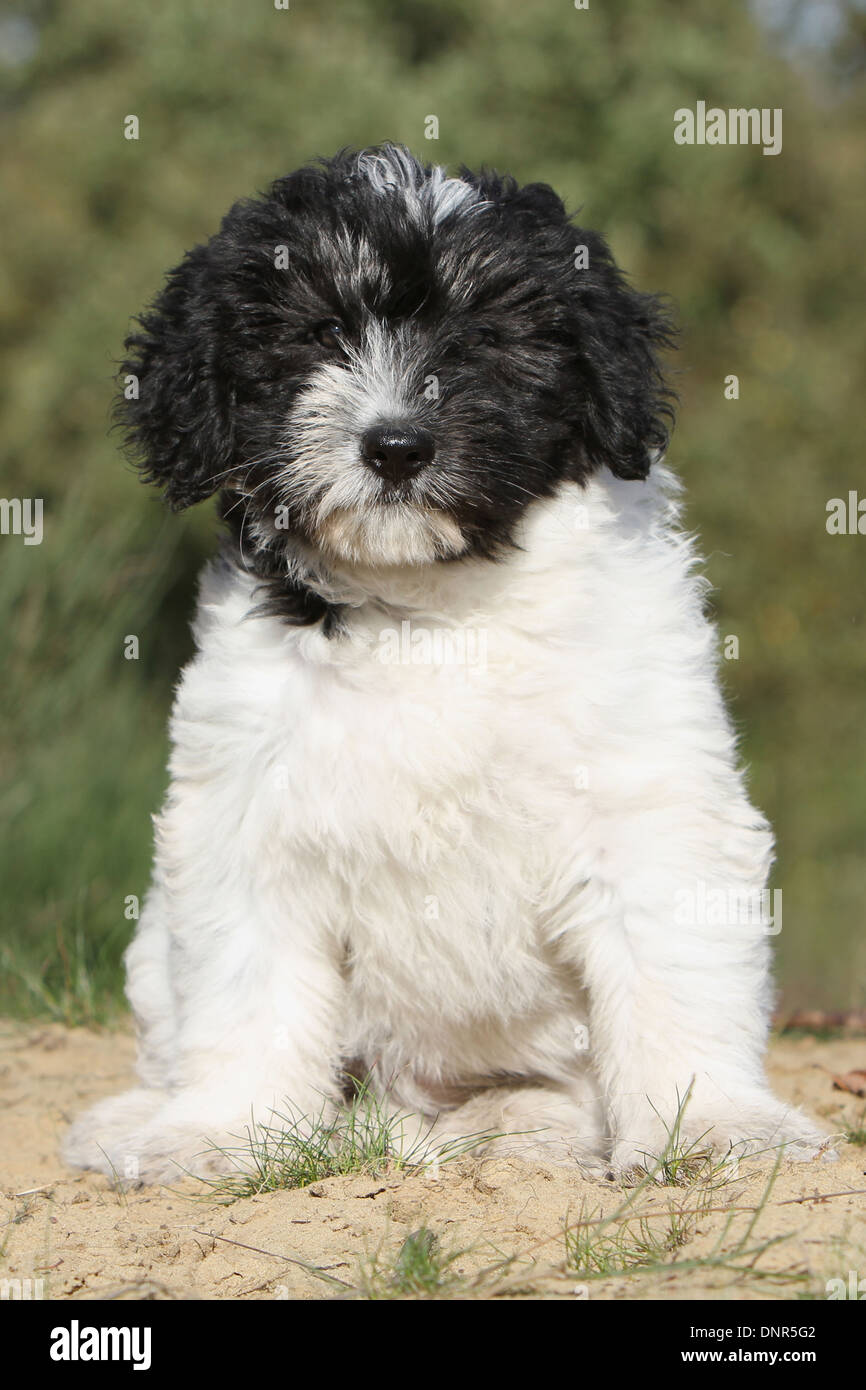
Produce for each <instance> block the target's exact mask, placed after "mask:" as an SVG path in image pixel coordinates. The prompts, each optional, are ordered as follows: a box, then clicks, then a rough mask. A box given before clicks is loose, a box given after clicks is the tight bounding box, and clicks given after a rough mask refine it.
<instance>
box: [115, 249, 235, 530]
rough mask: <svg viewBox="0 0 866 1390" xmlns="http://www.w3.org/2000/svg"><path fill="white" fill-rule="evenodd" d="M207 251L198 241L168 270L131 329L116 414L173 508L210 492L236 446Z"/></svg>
mask: <svg viewBox="0 0 866 1390" xmlns="http://www.w3.org/2000/svg"><path fill="white" fill-rule="evenodd" d="M208 258H209V251H208V248H207V247H206V246H197V247H196V248H195V249H194V250H192V251H189V252H187V254H186V256H185V257H184V259H183V260H182V261H181V263H180V265H179V266H177V267H176V268H175V269H174V270H172V271H170V272H169V275H168V277H167V280H166V283H165V285H164V287H163V289H162V291H161V292H160V294H159V295H158V296H157V298H156V299H155V300H154V302H153V304H152V306H151V307H150V309H148V310H147V312H146V313H144V314H143V315H142V316H141V318H140V319H139V320H138V324H139V328H140V331H138V332H135V333H132V334H130V336H129V337H128V338H127V339H126V343H125V347H126V352H127V358H126V360H125V362H124V363H123V365H122V367H121V371H120V384H121V395H120V398H119V400H118V403H117V407H116V410H115V418H116V419H117V421H118V423H119V424H120V426H121V428H122V429H123V430H124V433H125V436H126V443H127V446H128V449H129V452H130V453H131V455H132V456H133V457H134V458H135V460H136V462H137V464H138V466H139V468H140V469H141V472H142V476H143V477H144V478H145V479H146V480H147V481H148V482H154V483H157V484H158V485H159V486H161V487H162V488H163V490H164V492H165V497H166V500H167V501H168V503H169V505H170V506H171V508H172V509H173V510H174V511H179V510H180V509H181V508H183V507H189V506H192V504H193V503H194V502H201V501H203V500H204V499H205V498H206V497H210V496H211V495H212V494H213V493H214V492H216V491H217V489H218V488H219V486H220V477H221V475H223V474H224V473H225V471H226V469H227V468H228V467H229V466H230V464H231V462H232V457H233V452H234V440H233V429H232V419H233V411H232V409H231V405H232V400H231V397H232V390H231V384H230V378H229V376H228V374H227V372H226V369H225V358H224V348H225V345H224V343H223V341H222V339H223V333H222V332H221V325H220V321H219V305H218V304H217V303H215V302H214V301H215V296H214V295H213V293H212V289H211V284H212V277H211V274H210V272H209V265H208Z"/></svg>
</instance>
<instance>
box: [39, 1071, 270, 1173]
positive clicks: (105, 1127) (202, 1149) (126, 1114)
mask: <svg viewBox="0 0 866 1390" xmlns="http://www.w3.org/2000/svg"><path fill="white" fill-rule="evenodd" d="M170 1104H171V1101H170V1100H169V1099H168V1097H167V1096H166V1095H165V1093H164V1092H162V1091H155V1090H146V1089H143V1088H142V1089H138V1090H135V1091H127V1092H126V1093H125V1094H124V1095H120V1096H112V1097H110V1098H109V1099H108V1100H103V1101H100V1102H99V1103H98V1104H97V1105H94V1106H93V1107H92V1108H91V1109H90V1110H87V1111H85V1113H84V1114H83V1115H81V1116H79V1118H78V1119H77V1120H76V1121H75V1123H74V1124H73V1125H72V1126H71V1127H70V1129H69V1130H68V1132H67V1134H66V1137H65V1139H64V1141H63V1144H62V1148H61V1152H62V1156H63V1158H64V1160H65V1161H66V1162H67V1163H68V1164H69V1165H70V1167H73V1168H89V1169H93V1170H95V1171H96V1172H98V1173H105V1174H106V1176H107V1177H110V1178H112V1179H113V1180H114V1181H115V1182H117V1183H118V1184H120V1185H122V1186H124V1187H137V1186H141V1185H142V1184H152V1183H160V1182H177V1181H178V1180H179V1179H180V1178H183V1177H185V1176H188V1175H193V1176H195V1177H205V1178H206V1177H211V1176H217V1175H219V1174H223V1173H229V1172H233V1171H237V1170H238V1168H239V1166H240V1165H239V1163H238V1161H237V1160H236V1158H235V1157H234V1156H233V1154H232V1152H231V1151H232V1148H233V1147H235V1146H238V1145H239V1144H241V1142H242V1137H243V1136H242V1135H240V1134H238V1135H233V1134H229V1133H227V1132H226V1131H221V1132H218V1133H216V1134H215V1135H213V1136H212V1135H211V1134H209V1133H208V1130H207V1127H206V1126H201V1127H198V1126H195V1125H178V1124H177V1123H176V1122H175V1123H170V1122H169V1121H168V1120H167V1119H166V1117H165V1116H166V1111H167V1108H168V1106H169V1105H170ZM215 1146H216V1147H215Z"/></svg>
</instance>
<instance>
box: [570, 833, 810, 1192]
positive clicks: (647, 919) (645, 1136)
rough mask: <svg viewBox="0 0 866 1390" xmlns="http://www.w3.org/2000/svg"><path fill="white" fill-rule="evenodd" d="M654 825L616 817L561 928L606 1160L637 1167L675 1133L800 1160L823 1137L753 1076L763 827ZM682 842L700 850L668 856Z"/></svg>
mask: <svg viewBox="0 0 866 1390" xmlns="http://www.w3.org/2000/svg"><path fill="white" fill-rule="evenodd" d="M656 819H657V821H658V820H660V818H656ZM661 828H662V834H661V836H660V837H656V836H655V835H654V833H653V831H654V829H658V825H655V826H654V825H653V819H652V818H650V817H648V818H647V819H646V821H645V822H643V823H641V822H639V821H637V820H636V821H634V822H633V823H629V824H627V825H619V826H618V827H617V829H616V831H615V833H614V834H612V838H611V843H612V845H613V846H614V848H613V849H612V850H611V851H610V852H609V853H607V854H606V855H605V856H604V857H603V860H602V863H601V865H600V867H599V871H598V873H597V876H596V877H595V878H594V880H593V881H591V882H590V883H589V884H588V885H587V886H586V887H585V888H584V889H583V892H582V893H581V895H580V901H579V905H578V906H577V908H576V911H575V915H574V922H573V925H572V927H571V928H570V929H569V933H567V935H570V937H571V940H572V942H573V948H574V950H575V953H576V956H577V960H578V963H579V966H580V969H581V972H582V975H583V978H584V981H585V984H586V986H587V989H588V993H589V1001H590V1039H589V1046H590V1049H591V1052H592V1056H593V1061H594V1065H595V1067H596V1070H597V1073H598V1076H599V1080H600V1082H601V1084H602V1088H603V1092H604V1095H605V1097H606V1102H607V1110H608V1123H609V1127H610V1138H611V1161H612V1166H613V1168H614V1170H615V1171H616V1172H619V1173H622V1172H627V1171H628V1170H630V1169H632V1168H634V1167H651V1166H652V1163H653V1160H654V1159H655V1158H657V1157H659V1156H660V1155H661V1154H662V1153H663V1152H664V1151H665V1149H666V1148H668V1147H669V1146H670V1144H671V1143H672V1141H673V1140H674V1139H675V1138H677V1136H678V1140H679V1143H680V1144H681V1145H685V1146H688V1145H690V1144H696V1143H700V1145H701V1146H702V1147H704V1146H706V1147H712V1148H714V1149H715V1150H717V1151H721V1152H726V1151H728V1150H729V1149H733V1151H734V1152H735V1153H745V1152H750V1151H751V1152H754V1151H756V1150H763V1149H770V1148H774V1147H776V1146H778V1145H781V1144H785V1145H787V1146H789V1147H788V1148H787V1149H786V1153H787V1154H788V1156H790V1157H801V1158H802V1157H812V1156H814V1155H815V1153H816V1152H818V1151H819V1150H820V1149H821V1147H822V1144H823V1136H822V1135H821V1133H820V1132H819V1131H818V1130H817V1129H816V1128H815V1126H814V1125H813V1124H812V1123H811V1122H810V1121H809V1120H808V1119H807V1118H806V1117H805V1116H804V1115H802V1114H801V1113H800V1112H799V1111H797V1110H796V1109H794V1108H792V1107H790V1106H787V1105H785V1104H783V1103H782V1102H781V1101H779V1100H778V1099H777V1098H776V1097H775V1096H774V1095H773V1093H772V1091H771V1090H770V1087H769V1084H768V1082H767V1079H766V1076H765V1072H764V1062H763V1058H764V1049H765V1046H766V1038H767V1032H768V1025H769V1018H770V997H771V994H770V978H769V941H768V935H769V932H770V931H771V930H772V923H771V922H769V921H768V920H767V919H766V918H764V919H763V920H755V918H756V916H757V915H758V914H756V912H755V904H756V901H757V903H758V904H759V905H760V902H761V899H760V889H759V887H758V885H759V884H760V883H761V882H762V869H764V868H765V866H766V860H767V858H768V855H769V837H768V835H767V834H766V832H765V831H764V830H763V829H759V828H755V829H749V830H744V829H743V828H742V827H738V826H735V825H733V826H732V825H724V824H721V823H719V824H718V825H713V826H705V827H703V828H701V827H700V826H696V825H695V823H694V821H693V822H692V824H691V825H689V826H685V827H684V826H680V827H679V836H678V835H677V827H676V825H674V824H672V825H671V826H670V827H664V826H662V827H661ZM683 841H685V843H686V844H687V845H688V846H690V847H692V848H693V847H694V846H696V845H697V847H698V848H699V849H700V848H701V847H702V845H703V844H705V845H706V846H707V851H706V852H703V853H698V854H694V853H693V852H688V851H687V852H686V853H685V854H683V853H679V854H678V852H677V845H678V844H679V843H681V842H683ZM710 848H711V852H710ZM756 895H757V898H756ZM708 904H713V905H714V906H715V911H711V910H710V908H709V907H708ZM739 904H749V905H750V906H749V907H745V906H744V907H743V908H742V911H740V909H739V906H738V905H739ZM725 905H727V907H726V906H725ZM749 916H751V920H749V921H746V920H745V918H747V917H749Z"/></svg>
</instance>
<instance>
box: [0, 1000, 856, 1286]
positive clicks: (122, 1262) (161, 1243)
mask: <svg viewBox="0 0 866 1390" xmlns="http://www.w3.org/2000/svg"><path fill="white" fill-rule="evenodd" d="M133 1051H134V1048H133V1041H132V1038H131V1037H130V1036H129V1035H127V1034H124V1033H91V1032H87V1031H85V1030H82V1029H77V1030H67V1029H64V1028H61V1027H56V1026H47V1027H40V1026H36V1025H33V1024H31V1025H27V1026H24V1025H20V1024H12V1023H6V1024H0V1116H2V1120H0V1126H2V1128H0V1186H2V1193H3V1196H2V1200H0V1280H2V1279H6V1280H10V1281H11V1280H18V1279H20V1280H27V1279H33V1280H40V1279H41V1280H42V1284H41V1286H38V1285H34V1286H31V1288H32V1290H33V1292H35V1293H41V1295H42V1296H43V1297H45V1298H55V1299H67V1298H73V1299H74V1298H133V1299H142V1298H174V1299H183V1298H199V1299H223V1298H229V1299H232V1298H253V1299H261V1298H266V1299H274V1298H277V1299H280V1298H283V1299H284V1298H291V1299H295V1298H333V1297H344V1298H345V1297H353V1296H357V1295H358V1293H361V1294H362V1295H366V1296H370V1295H371V1294H373V1295H376V1294H379V1295H381V1294H383V1293H385V1294H388V1293H389V1291H390V1293H391V1296H394V1289H395V1287H396V1288H398V1289H399V1288H400V1287H401V1286H399V1285H397V1286H395V1285H394V1283H393V1276H392V1275H391V1274H390V1273H389V1271H391V1270H393V1268H394V1265H395V1258H397V1257H398V1253H399V1251H400V1249H401V1246H403V1242H405V1241H406V1239H407V1237H409V1236H411V1235H412V1234H413V1233H414V1232H416V1231H418V1230H419V1229H422V1228H426V1229H428V1230H431V1231H433V1232H435V1234H436V1237H437V1240H438V1242H439V1249H440V1250H441V1251H443V1252H444V1253H445V1254H446V1255H447V1256H451V1257H453V1258H452V1259H451V1260H450V1262H446V1263H447V1274H446V1282H445V1284H444V1286H443V1289H442V1292H443V1293H446V1294H447V1293H448V1292H449V1290H450V1296H452V1297H453V1296H457V1297H484V1298H490V1297H512V1298H525V1297H539V1296H540V1297H545V1298H569V1299H573V1298H575V1297H577V1298H587V1297H588V1298H628V1299H641V1298H660V1297H664V1298H706V1299H732V1298H733V1299H740V1298H783V1297H784V1298H788V1297H791V1296H794V1295H800V1296H803V1295H806V1296H812V1297H816V1298H826V1297H827V1287H826V1285H827V1280H830V1279H842V1280H844V1281H846V1283H847V1282H848V1280H849V1277H850V1271H855V1272H856V1273H857V1277H858V1278H859V1279H866V1147H863V1146H857V1145H854V1144H851V1143H848V1142H846V1141H845V1140H841V1141H840V1142H839V1145H838V1153H839V1158H838V1161H837V1162H826V1161H818V1162H815V1163H808V1164H795V1163H784V1164H783V1165H782V1166H781V1168H780V1169H779V1171H778V1173H777V1174H776V1177H775V1180H774V1181H772V1185H771V1189H770V1191H769V1193H768V1192H767V1187H768V1182H769V1180H770V1178H771V1174H772V1164H771V1163H769V1162H764V1161H758V1162H749V1163H742V1164H741V1165H740V1167H739V1170H738V1173H737V1175H736V1176H734V1177H732V1178H730V1179H729V1180H728V1181H726V1182H724V1183H723V1184H721V1185H716V1186H714V1187H713V1188H712V1189H711V1190H709V1189H707V1187H706V1185H703V1186H702V1185H701V1184H697V1185H695V1184H692V1185H691V1186H684V1187H657V1186H653V1187H652V1188H651V1189H650V1188H649V1187H647V1188H645V1189H643V1190H641V1191H639V1192H637V1193H634V1192H631V1193H630V1192H629V1191H628V1190H624V1189H622V1188H617V1187H615V1186H614V1185H613V1184H612V1183H609V1182H604V1181H595V1180H592V1179H589V1178H587V1177H585V1176H582V1175H581V1174H580V1173H579V1172H577V1171H572V1170H569V1169H557V1168H551V1169H546V1168H542V1167H539V1166H538V1165H536V1164H534V1163H525V1162H521V1161H519V1160H516V1159H491V1160H487V1161H484V1160H480V1159H465V1158H464V1159H461V1160H458V1161H456V1162H454V1163H452V1164H446V1165H444V1166H442V1167H441V1168H440V1170H439V1173H438V1175H437V1176H435V1177H434V1176H431V1175H430V1174H429V1173H421V1172H417V1171H416V1172H410V1173H391V1174H386V1175H385V1176H382V1177H367V1176H352V1177H345V1178H343V1177H337V1178H328V1179H326V1180H324V1181H322V1182H318V1183H315V1184H314V1185H313V1186H311V1187H307V1188H304V1189H300V1190H295V1191H282V1192H275V1193H268V1194H262V1195H259V1196H255V1197H249V1198H243V1199H241V1200H239V1201H235V1202H233V1203H230V1204H224V1203H223V1204H221V1203H219V1202H217V1201H215V1200H214V1199H213V1196H212V1194H211V1193H210V1191H209V1190H208V1189H206V1188H204V1187H203V1185H202V1184H200V1183H198V1182H196V1181H195V1180H193V1179H185V1180H183V1181H182V1182H179V1183H178V1184H177V1186H175V1187H172V1188H171V1189H169V1188H144V1189H139V1190H136V1191H131V1192H122V1191H119V1190H117V1189H116V1188H115V1187H113V1186H112V1184H111V1182H110V1181H109V1180H108V1179H106V1178H105V1177H102V1176H98V1175H95V1174H84V1175H82V1174H74V1173H70V1172H68V1171H66V1170H64V1167H63V1165H62V1163H61V1161H60V1159H59V1157H58V1143H59V1139H60V1136H61V1134H62V1132H63V1129H64V1126H65V1125H66V1124H67V1122H68V1120H69V1119H70V1117H71V1116H73V1115H75V1114H76V1113H77V1112H78V1111H79V1110H80V1109H81V1108H83V1106H84V1105H85V1104H87V1103H88V1102H90V1101H91V1100H94V1099H96V1098H97V1097H99V1096H102V1095H105V1094H109V1093H112V1092H115V1091H119V1090H121V1089H123V1088H124V1087H125V1086H127V1085H128V1084H129V1083H130V1079H131V1076H132V1062H133ZM854 1069H866V1037H851V1038H844V1039H839V1040H838V1041H830V1042H821V1041H817V1040H815V1039H814V1038H810V1037H800V1038H790V1039H787V1038H786V1039H782V1040H780V1041H777V1042H776V1043H775V1044H774V1046H773V1049H772V1053H771V1061H770V1070H771V1074H772V1077H773V1080H774V1083H775V1085H776V1087H777V1089H778V1091H779V1092H780V1093H781V1094H782V1095H784V1096H786V1097H788V1098H789V1099H790V1100H792V1101H794V1102H796V1103H798V1104H802V1105H804V1106H805V1107H806V1109H807V1110H809V1111H810V1112H811V1113H812V1114H813V1115H814V1116H815V1117H816V1118H818V1119H820V1120H822V1121H823V1122H824V1124H825V1125H826V1127H827V1128H828V1129H830V1130H832V1131H833V1132H840V1131H844V1130H845V1129H846V1128H847V1127H848V1126H851V1125H853V1124H855V1123H856V1122H858V1121H859V1122H860V1123H861V1124H862V1123H863V1122H864V1111H866V1101H864V1100H863V1099H859V1100H858V1099H856V1098H855V1097H853V1096H851V1095H846V1094H845V1093H844V1092H842V1091H839V1090H836V1089H834V1088H833V1082H832V1076H833V1074H834V1073H835V1074H839V1073H845V1072H849V1071H851V1070H854ZM762 1201H763V1202H764V1205H763V1206H762V1208H761V1210H760V1211H759V1212H758V1214H757V1216H756V1215H755V1209H756V1208H757V1207H759V1206H760V1205H761V1203H762ZM624 1202H631V1203H632V1206H631V1207H630V1209H629V1210H628V1211H627V1212H626V1213H625V1214H624V1216H621V1217H620V1218H619V1219H618V1220H616V1221H614V1222H612V1223H611V1224H610V1225H608V1226H604V1227H601V1226H599V1225H597V1224H596V1225H591V1224H584V1225H582V1226H578V1225H577V1223H579V1222H581V1221H582V1222H584V1223H592V1222H596V1223H598V1222H599V1221H600V1220H602V1219H603V1218H606V1217H609V1216H610V1215H611V1213H613V1212H614V1211H616V1210H617V1208H621V1207H622V1204H623V1203H624ZM640 1213H645V1214H647V1215H646V1217H645V1222H644V1223H643V1224H641V1222H640V1221H639V1220H638V1214H640ZM671 1213H673V1215H671ZM694 1213H698V1214H697V1215H695V1214H694ZM626 1218H630V1219H628V1220H626ZM624 1222H625V1224H624ZM750 1223H754V1224H753V1225H752V1227H751V1230H750V1229H749V1228H750ZM567 1225H570V1227H571V1228H572V1229H573V1230H574V1229H577V1230H578V1231H579V1233H580V1235H581V1236H585V1235H586V1234H587V1233H589V1232H592V1233H594V1234H595V1235H596V1236H597V1238H598V1241H599V1244H598V1246H597V1255H598V1258H597V1259H595V1260H594V1262H593V1263H594V1264H595V1266H598V1265H599V1264H603V1258H604V1257H608V1258H611V1257H612V1258H613V1259H614V1261H619V1263H620V1264H621V1263H622V1261H623V1260H628V1261H629V1262H633V1261H634V1260H635V1259H637V1260H638V1261H639V1262H640V1261H641V1260H642V1259H643V1256H642V1255H641V1254H640V1251H639V1249H638V1247H639V1245H640V1241H641V1239H642V1237H645V1236H646V1234H647V1233H648V1232H649V1233H650V1234H651V1236H652V1237H653V1240H654V1242H655V1244H656V1249H655V1253H654V1255H653V1258H652V1260H651V1262H650V1265H649V1266H645V1265H641V1264H640V1263H639V1264H638V1266H637V1267H636V1268H633V1269H631V1270H630V1271H629V1272H627V1273H620V1274H615V1275H609V1274H606V1273H605V1270H604V1268H601V1269H599V1268H598V1267H596V1268H589V1269H587V1268H586V1265H585V1263H584V1267H583V1270H582V1271H581V1270H580V1269H577V1270H576V1269H574V1268H569V1266H568V1264H567V1261H566V1243H565V1239H564V1234H563V1233H564V1230H565V1228H566V1226H567ZM673 1232H676V1233H677V1234H676V1237H675V1238H674V1237H673V1235H672V1233H673ZM778 1238H781V1239H778ZM659 1239H661V1241H662V1248H661V1250H659V1248H658V1240H659ZM617 1241H620V1242H621V1244H620V1246H617ZM617 1249H619V1250H620V1253H619V1255H617V1254H616V1250H617ZM636 1252H637V1253H636ZM315 1271H317V1272H315ZM389 1280H390V1282H389ZM449 1280H450V1281H451V1282H450V1283H449V1282H448V1281H449ZM10 1287H11V1288H13V1289H15V1288H17V1286H15V1285H10ZM864 1287H866V1285H864ZM22 1288H24V1289H25V1290H26V1288H27V1286H26V1285H22ZM0 1292H2V1290H0ZM7 1296H8V1294H7Z"/></svg>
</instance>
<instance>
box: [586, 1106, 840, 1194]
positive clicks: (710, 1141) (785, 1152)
mask: <svg viewBox="0 0 866 1390" xmlns="http://www.w3.org/2000/svg"><path fill="white" fill-rule="evenodd" d="M628 1118H629V1121H630V1123H629V1124H628V1126H627V1127H624V1129H622V1130H621V1131H620V1134H621V1137H620V1138H619V1139H618V1140H617V1141H616V1143H615V1144H614V1146H613V1151H612V1154H611V1162H610V1168H611V1174H612V1176H613V1177H614V1178H616V1179H618V1180H620V1181H626V1182H627V1181H634V1179H635V1178H636V1177H638V1176H640V1175H642V1174H644V1173H651V1174H653V1176H655V1177H656V1178H657V1179H658V1180H659V1181H662V1182H664V1181H668V1180H670V1179H671V1177H672V1176H674V1178H675V1175H676V1174H677V1173H678V1172H680V1173H682V1174H683V1175H687V1174H689V1173H690V1172H692V1173H694V1174H696V1175H697V1174H698V1173H699V1172H700V1169H701V1166H702V1165H703V1164H705V1163H706V1161H707V1160H711V1161H713V1162H718V1161H719V1160H720V1159H727V1160H728V1161H729V1162H730V1163H732V1164H734V1163H736V1162H737V1161H738V1160H739V1159H742V1158H764V1159H767V1160H769V1161H775V1160H776V1159H777V1158H778V1157H781V1158H783V1159H786V1160H791V1161H794V1162H800V1163H808V1162H814V1161H815V1160H825V1161H833V1160H834V1159H836V1158H837V1157H838V1155H837V1154H836V1152H835V1151H834V1149H833V1147H832V1139H831V1137H830V1136H828V1135H826V1134H824V1133H822V1131H821V1130H820V1129H818V1127H817V1126H816V1125H814V1124H813V1123H812V1121H811V1120H810V1119H808V1117H807V1116H806V1115H804V1114H803V1113H802V1111H800V1110H797V1109H796V1108H795V1107H793V1106H786V1105H783V1104H782V1103H781V1102H780V1101H777V1100H776V1098H775V1097H774V1096H772V1095H769V1096H767V1097H764V1096H758V1097H755V1096H750V1097H748V1098H747V1099H744V1100H743V1101H742V1102H741V1103H735V1102H732V1101H730V1100H727V1099H726V1100H725V1102H724V1103H723V1104H720V1103H719V1102H718V1101H716V1102H714V1103H713V1104H712V1105H706V1104H704V1105H700V1104H696V1105H695V1104H690V1103H689V1101H688V1100H687V1101H686V1103H685V1104H684V1105H683V1107H682V1109H681V1110H680V1112H679V1114H675V1113H674V1114H671V1115H670V1116H668V1117H665V1116H664V1114H663V1112H661V1110H660V1108H659V1109H658V1110H656V1109H654V1108H653V1107H652V1106H651V1105H649V1103H647V1107H646V1108H644V1109H643V1112H642V1113H641V1114H635V1113H634V1112H633V1113H632V1114H631V1115H630V1116H629V1117H628Z"/></svg>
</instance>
